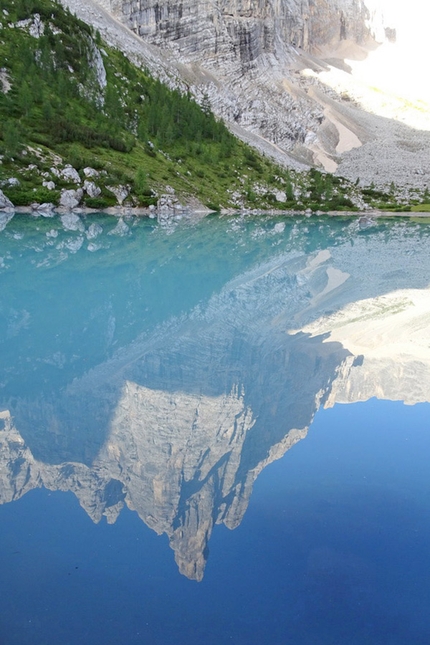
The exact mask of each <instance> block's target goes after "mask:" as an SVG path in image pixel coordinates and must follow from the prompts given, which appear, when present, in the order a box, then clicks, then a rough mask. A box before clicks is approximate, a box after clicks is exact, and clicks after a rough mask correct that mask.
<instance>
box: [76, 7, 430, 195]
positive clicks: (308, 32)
mask: <svg viewBox="0 0 430 645" xmlns="http://www.w3.org/2000/svg"><path fill="white" fill-rule="evenodd" d="M414 1H415V0H414ZM65 3H66V4H67V5H68V6H70V7H71V8H72V9H73V10H75V11H77V12H78V14H79V15H80V16H81V17H83V18H84V19H85V20H87V21H90V22H92V23H93V24H95V25H96V26H97V27H98V28H100V29H101V30H102V33H103V34H104V35H105V36H106V37H107V38H108V39H110V40H111V42H115V43H116V44H117V45H119V46H120V47H122V49H123V50H124V51H126V52H127V54H128V55H129V56H131V57H133V58H135V59H139V57H140V60H142V61H143V62H144V64H145V65H147V66H149V67H150V69H152V70H153V71H154V72H155V73H158V74H160V75H161V76H162V77H163V78H164V79H165V80H168V82H170V83H171V84H173V85H179V86H182V87H189V88H190V89H191V91H192V92H193V94H194V95H195V96H196V97H197V98H198V99H199V100H200V101H203V100H206V99H208V100H209V101H210V105H211V107H212V109H213V110H214V111H215V113H216V114H218V115H219V116H221V117H222V118H223V119H224V120H225V121H226V122H227V123H228V124H229V126H230V128H231V130H232V131H233V132H234V133H235V134H237V135H238V136H240V137H241V138H243V139H245V140H246V141H248V142H250V143H252V145H254V146H256V147H257V148H259V149H260V150H262V151H264V152H265V153H266V154H270V155H271V156H273V157H275V158H276V160H277V161H280V162H282V163H284V164H286V165H289V166H293V167H296V168H302V167H306V166H308V165H309V164H316V165H317V166H319V167H322V168H323V169H325V170H326V171H329V172H337V173H338V174H340V175H344V176H346V177H348V178H349V179H351V180H353V181H355V180H356V179H357V178H359V180H360V181H361V182H362V184H366V185H369V184H371V183H372V182H374V183H375V184H377V185H380V186H387V185H389V184H390V183H391V182H392V181H394V182H395V183H396V184H398V185H399V186H404V187H409V188H413V187H415V188H424V187H425V186H426V185H427V184H428V179H429V177H428V167H429V163H428V162H429V158H428V154H429V153H428V150H429V148H430V146H429V143H430V139H429V137H430V135H429V133H428V131H429V129H430V125H429V119H428V103H427V100H428V97H425V96H424V94H423V91H422V90H421V89H420V88H422V85H423V84H422V83H421V82H420V79H419V77H416V79H415V80H416V82H415V85H414V91H413V93H412V94H411V85H410V80H411V73H412V74H413V70H414V68H415V66H416V65H417V64H418V65H419V60H420V58H419V57H420V55H422V54H423V52H422V51H421V50H422V48H421V50H419V51H417V49H416V47H410V46H409V45H410V43H411V40H412V39H411V35H412V34H414V33H415V34H416V33H417V29H418V33H419V27H417V23H420V15H421V14H422V12H423V11H424V12H425V11H426V9H425V8H423V7H422V5H418V3H417V6H416V7H415V12H414V11H412V12H410V13H409V12H408V14H407V16H406V15H405V14H404V13H402V12H396V11H395V8H394V9H393V6H392V3H388V2H383V1H382V0H381V1H379V0H365V1H362V0H330V1H327V0H312V1H311V0H305V1H303V2H302V1H300V2H299V1H298V0H273V1H270V2H261V1H257V0H247V1H246V0H217V1H216V2H211V3H208V2H205V1H198V2H190V1H185V2H180V3H177V2H171V0H163V1H161V2H160V1H158V2H154V1H153V0H140V1H139V2H137V1H123V2H121V1H119V0H110V1H109V0H98V2H89V3H85V5H84V3H83V2H81V0H65ZM409 15H413V16H414V19H413V21H412V20H409V19H408V16H409ZM112 17H114V18H112ZM422 17H423V18H424V16H422ZM119 21H121V23H122V25H124V26H125V29H124V27H122V26H121V25H120V24H119ZM136 35H137V36H138V37H137V38H136ZM418 40H420V39H418ZM416 41H417V39H415V42H416ZM420 42H421V41H420ZM399 60H400V61H402V64H401V65H400V64H399ZM363 72H364V73H363ZM375 75H376V76H375ZM390 77H393V78H395V82H396V87H397V89H396V90H395V91H394V90H393V87H392V86H389V85H387V79H388V78H390ZM417 90H418V93H417ZM411 97H412V100H411Z"/></svg>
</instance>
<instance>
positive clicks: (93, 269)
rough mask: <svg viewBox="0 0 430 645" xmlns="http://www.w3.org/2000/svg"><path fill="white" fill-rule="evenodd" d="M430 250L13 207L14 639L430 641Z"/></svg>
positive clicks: (353, 222)
mask: <svg viewBox="0 0 430 645" xmlns="http://www.w3.org/2000/svg"><path fill="white" fill-rule="evenodd" d="M429 249H430V221H427V220H425V219H418V218H416V219H413V218H404V219H403V218H396V219H389V218H387V219H382V218H381V219H377V220H376V221H375V222H372V221H370V220H368V219H366V218H361V219H358V218H348V217H328V216H325V217H310V218H305V217H302V216H297V217H293V216H292V217H288V218H281V217H271V216H260V217H258V216H252V215H249V214H248V215H247V214H238V215H237V216H235V217H220V216H210V217H207V218H205V219H203V220H196V221H187V220H185V219H182V220H181V219H178V220H173V221H170V222H167V223H157V222H156V221H155V220H150V219H139V218H132V217H130V218H124V219H118V218H114V217H109V216H106V215H97V214H95V215H87V216H83V215H82V216H77V215H65V216H62V217H60V216H55V217H53V218H50V217H33V216H30V215H25V214H19V213H17V214H15V215H14V216H13V217H12V216H11V215H8V214H5V213H3V214H0V284H1V291H0V294H1V295H0V447H1V450H0V522H1V527H2V530H1V531H0V563H1V566H0V571H1V573H0V593H1V598H2V609H1V612H0V642H1V643H2V645H26V644H29V645H30V644H31V645H60V644H61V645H69V644H70V645H72V644H73V645H75V644H77V643H79V644H80V645H99V644H100V645H124V644H127V645H128V644H131V645H133V644H138V643H139V644H140V643H148V644H150V645H153V644H156V645H158V644H160V645H161V644H162V645H164V644H167V643H174V644H178V645H182V644H184V645H193V644H196V645H197V644H199V645H201V644H202V643H205V644H208V645H212V644H214V645H215V644H217V645H221V644H224V643H233V644H237V645H242V644H243V645H260V644H261V643H273V644H276V645H277V644H288V643H291V644H292V645H363V644H369V645H405V643H408V644H411V645H412V644H413V645H421V644H422V645H424V644H425V645H427V644H428V643H429V642H430V618H429V615H428V607H429V605H430V577H429V573H428V563H429V558H430V495H429V493H430V470H429V467H428V462H429V456H430V422H429V419H430V415H429V412H430V408H429V401H430V253H429Z"/></svg>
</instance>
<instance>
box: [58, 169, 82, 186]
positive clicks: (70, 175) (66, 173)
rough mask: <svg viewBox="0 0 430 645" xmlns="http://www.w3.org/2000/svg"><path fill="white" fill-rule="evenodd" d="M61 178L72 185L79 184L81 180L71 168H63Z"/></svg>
mask: <svg viewBox="0 0 430 645" xmlns="http://www.w3.org/2000/svg"><path fill="white" fill-rule="evenodd" d="M61 176H62V177H63V178H64V179H66V180H67V181H71V182H73V183H74V184H80V183H81V178H80V177H79V173H78V171H77V170H76V169H75V168H73V166H65V167H64V168H63V170H62V171H61Z"/></svg>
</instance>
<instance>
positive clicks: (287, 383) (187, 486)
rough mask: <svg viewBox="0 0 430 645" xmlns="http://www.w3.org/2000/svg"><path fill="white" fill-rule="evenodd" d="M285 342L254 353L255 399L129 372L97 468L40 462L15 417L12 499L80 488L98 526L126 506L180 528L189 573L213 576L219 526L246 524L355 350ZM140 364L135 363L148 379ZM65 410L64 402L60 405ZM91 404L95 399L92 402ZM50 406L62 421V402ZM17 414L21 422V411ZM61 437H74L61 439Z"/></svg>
mask: <svg viewBox="0 0 430 645" xmlns="http://www.w3.org/2000/svg"><path fill="white" fill-rule="evenodd" d="M285 339H286V340H287V341H288V342H287V343H286V346H285V347H284V348H283V349H281V348H280V347H278V346H275V348H272V351H271V352H270V350H269V347H268V346H265V347H263V351H264V352H265V353H267V355H265V356H262V355H261V353H259V354H258V358H257V357H256V356H255V355H254V360H256V364H255V367H254V369H256V370H258V372H259V373H260V378H259V380H257V377H256V378H255V379H254V378H253V375H252V374H250V379H251V380H255V382H254V383H253V385H252V387H250V393H249V396H247V392H246V387H242V386H238V385H236V386H233V387H232V389H231V391H230V393H228V394H219V395H214V394H212V395H209V394H204V393H202V392H199V393H198V392H196V393H186V392H183V391H180V390H174V391H169V390H161V389H150V388H148V387H145V386H142V385H140V384H138V383H137V382H135V381H130V380H126V381H125V382H124V384H123V386H122V388H121V392H120V393H119V396H118V400H117V404H116V406H115V410H114V411H113V414H112V416H111V419H110V422H109V428H110V430H109V434H108V437H107V440H106V442H105V444H104V445H103V447H102V448H101V450H100V452H99V454H98V455H97V457H96V459H95V460H94V461H93V463H92V464H91V465H85V464H82V463H76V462H74V463H73V462H66V463H60V464H48V463H43V462H42V461H37V460H35V459H34V457H33V455H32V453H31V451H30V449H29V448H28V447H27V446H25V444H24V441H23V439H22V437H21V436H20V435H19V433H18V431H17V430H16V429H15V428H14V427H12V425H11V423H9V424H8V426H7V428H5V432H4V433H0V435H2V442H3V450H2V455H3V462H2V463H3V464H4V465H3V466H2V471H4V474H3V476H2V482H3V493H2V497H3V499H4V501H5V502H6V501H12V500H13V499H16V498H18V497H20V496H21V495H22V494H24V493H25V492H27V491H28V490H31V489H32V488H35V487H37V486H45V487H46V488H49V489H51V490H71V491H73V492H74V493H75V494H76V496H77V497H78V499H79V501H80V504H81V506H82V507H83V508H84V509H85V510H86V512H87V513H88V514H89V515H90V517H91V518H92V519H93V520H94V521H96V522H97V521H99V520H100V519H101V517H102V516H103V515H105V516H106V517H107V519H108V521H110V522H113V521H115V519H116V517H117V515H118V513H119V512H120V510H121V508H122V506H123V504H124V503H125V504H126V505H127V506H128V507H129V508H130V509H132V510H135V511H136V512H137V513H138V515H139V517H140V518H141V519H142V520H143V521H144V522H145V523H146V524H147V525H148V526H149V527H150V528H152V529H154V530H155V531H156V532H157V533H166V534H167V535H168V537H169V540H170V544H171V546H172V548H173V549H174V551H175V559H176V561H177V563H178V566H179V569H180V571H181V572H182V573H183V574H184V575H186V576H188V577H189V578H192V579H196V580H201V578H202V576H203V571H204V566H205V563H206V559H207V554H208V540H209V538H210V535H211V533H212V530H213V527H214V524H216V523H224V524H225V525H226V526H227V527H229V528H235V527H236V526H237V525H238V524H240V522H241V520H242V517H243V515H244V513H245V511H246V508H247V506H248V503H249V498H250V495H251V491H252V486H253V483H254V481H255V479H256V477H257V476H258V474H259V473H260V472H261V470H262V469H263V468H264V467H265V466H266V465H267V464H268V463H271V462H272V461H274V460H275V459H279V458H280V457H281V456H282V455H283V454H284V453H285V451H286V450H288V449H289V448H290V447H291V446H292V445H293V444H294V443H296V442H297V441H299V440H300V439H302V438H304V436H306V432H307V426H308V425H309V423H310V422H311V420H312V417H313V415H314V413H315V411H316V410H317V409H318V407H319V404H320V401H321V400H324V398H325V397H326V395H327V392H328V391H329V389H330V383H331V381H332V379H333V378H334V377H335V374H336V370H337V366H338V365H339V363H340V362H342V360H343V359H344V357H345V352H344V351H343V349H342V348H341V347H340V346H339V345H338V344H334V343H329V344H321V341H320V339H318V340H314V339H307V338H306V337H302V336H301V335H298V336H296V337H295V338H293V339H291V338H290V339H289V338H288V337H287V336H286V337H285ZM307 341H309V342H307ZM185 346H187V343H186V344H185ZM195 349H196V350H198V348H195ZM212 349H215V347H213V348H211V347H207V346H206V347H203V348H201V352H202V356H196V357H195V361H194V365H192V364H189V365H188V369H189V370H190V373H191V374H194V378H193V379H192V380H193V381H194V382H197V377H198V376H199V372H200V370H201V369H202V368H204V365H205V363H204V362H202V360H201V359H202V358H203V359H204V356H205V352H206V351H209V352H210V351H212ZM172 356H173V357H174V358H173V359H171V360H173V362H174V363H175V362H176V360H177V356H176V357H175V353H174V352H173V354H172ZM160 358H161V363H160V364H162V363H163V359H165V366H166V367H168V362H169V352H168V351H166V353H165V354H164V355H163V353H162V354H161V356H160ZM241 358H243V357H242V356H241ZM182 359H183V365H184V366H185V364H186V363H185V362H184V361H186V360H188V361H190V359H191V357H190V356H189V354H188V353H187V354H185V355H182ZM139 360H142V357H139ZM139 360H138V361H137V363H136V365H135V366H134V368H133V369H134V370H135V371H136V370H137V372H138V373H139V374H140V375H142V374H143V372H142V370H143V367H142V366H140V368H139ZM143 363H145V360H144V358H143ZM299 363H301V364H302V368H303V372H302V371H301V369H300V368H298V364H299ZM292 364H293V365H295V369H294V370H292V369H291V365H292ZM297 368H298V369H297ZM127 369H130V366H128V367H127ZM267 370H268V371H267ZM270 370H272V371H270ZM300 374H302V375H303V381H301V382H300V384H299V383H298V382H297V380H296V379H297V376H298V375H300ZM154 378H155V379H158V378H159V375H157V374H155V375H154ZM209 382H210V379H209V380H208V381H206V384H205V383H200V386H201V385H203V386H204V387H205V385H207V384H209ZM105 385H106V384H100V389H99V390H96V391H93V392H92V395H94V394H95V395H96V396H99V395H100V396H102V394H101V393H102V391H103V390H104V389H105V387H104V386H105ZM76 387H77V386H76V384H75V385H74V386H73V387H72V390H74V389H75V388H76ZM275 387H276V388H277V389H276V391H275V390H274V389H272V388H275ZM85 391H86V384H85V382H84V383H83V390H81V395H82V397H85V396H88V394H85ZM74 394H76V391H74ZM273 395H274V396H273ZM70 400H71V401H74V400H75V399H74V398H71V399H70ZM65 407H66V405H65V401H64V400H63V401H62V402H60V403H59V404H58V406H57V410H59V411H61V410H63V409H64V408H65ZM254 407H255V409H256V410H258V418H257V417H256V416H255V414H254V410H253V408H254ZM86 409H88V408H87V406H86V405H85V404H84V405H83V407H82V410H86ZM21 413H22V410H21ZM39 413H40V414H42V413H43V408H40V410H39ZM48 414H49V418H52V404H51V405H49V406H48ZM16 421H17V422H18V423H19V419H18V418H17V419H16ZM40 422H41V420H40V418H39V423H40ZM57 422H58V423H57V432H58V431H60V432H61V419H57ZM66 422H67V418H66ZM297 424H299V425H297ZM297 428H299V429H297ZM54 437H55V435H54ZM54 437H53V435H51V438H52V439H54ZM57 438H58V435H57ZM60 441H62V442H63V441H64V439H61V436H60ZM16 446H17V448H16ZM23 482H24V484H23Z"/></svg>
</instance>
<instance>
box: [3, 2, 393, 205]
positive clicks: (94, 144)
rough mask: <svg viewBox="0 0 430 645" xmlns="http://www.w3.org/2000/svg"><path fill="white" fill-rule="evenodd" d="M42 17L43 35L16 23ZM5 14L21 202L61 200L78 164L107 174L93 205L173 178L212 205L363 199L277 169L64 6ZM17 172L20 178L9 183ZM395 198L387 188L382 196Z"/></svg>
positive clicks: (136, 197) (147, 195)
mask: <svg viewBox="0 0 430 645" xmlns="http://www.w3.org/2000/svg"><path fill="white" fill-rule="evenodd" d="M35 14H38V15H39V16H40V18H41V21H42V23H43V34H42V35H40V36H39V37H35V36H34V35H31V33H30V26H29V25H28V24H27V25H25V24H24V25H17V23H18V22H19V21H22V20H27V19H29V18H30V19H31V20H34V16H35ZM0 23H1V28H0V60H1V61H4V63H3V66H4V71H3V74H2V78H3V81H2V83H0V90H1V85H3V91H0V153H1V154H2V155H3V159H2V163H1V165H0V182H1V181H2V184H0V185H2V189H3V192H4V193H5V194H7V195H8V196H9V197H10V199H11V200H12V201H13V202H14V204H16V205H25V204H29V203H32V202H35V201H36V202H44V201H50V202H54V203H55V202H58V199H59V196H60V190H61V189H62V188H76V186H75V185H73V184H71V183H70V182H69V183H68V182H67V180H64V179H61V178H60V179H59V178H58V177H55V176H54V175H53V174H52V173H51V170H50V169H51V167H52V166H53V165H55V164H58V165H59V167H61V166H62V165H64V164H71V165H72V166H73V167H74V168H76V169H77V170H78V171H80V174H81V177H82V178H83V174H82V170H83V168H84V167H86V166H91V167H93V168H96V169H97V170H99V171H102V172H101V175H100V177H99V179H98V180H97V182H98V184H99V186H100V188H101V189H102V194H101V195H100V196H99V197H98V198H96V199H91V198H89V197H88V196H87V197H86V198H85V200H86V203H87V205H89V206H94V207H104V206H108V205H113V204H114V203H116V199H115V198H114V196H113V195H112V193H111V192H110V191H109V190H108V189H107V186H109V185H127V186H128V187H129V189H130V198H129V201H130V203H131V204H133V205H143V206H145V205H146V206H148V205H150V204H151V203H155V202H156V199H157V195H159V194H161V193H163V192H165V191H166V186H171V187H173V188H174V189H175V191H176V193H177V194H178V195H179V196H180V197H181V198H185V199H186V198H187V197H190V196H196V197H198V198H199V199H200V201H202V202H203V203H205V204H206V205H209V206H211V207H218V206H222V207H235V206H242V205H243V206H248V207H254V208H268V207H271V208H273V207H277V208H288V207H290V208H291V207H297V206H299V207H301V208H306V207H310V208H311V209H312V210H316V209H322V210H329V209H341V208H345V209H349V208H351V207H352V206H353V204H352V202H351V201H350V199H349V198H348V195H351V194H352V195H353V194H354V193H355V194H357V193H358V189H357V188H355V187H354V186H352V185H351V184H349V183H348V182H346V181H344V180H340V179H338V178H333V177H331V176H326V175H322V174H321V173H318V172H316V171H313V172H311V173H310V174H298V173H293V172H288V171H286V170H285V169H281V168H279V167H277V166H276V165H274V164H273V163H272V162H271V161H269V160H268V159H265V158H264V157H262V156H260V155H259V154H258V153H256V152H255V151H253V150H252V149H251V148H249V147H248V146H246V145H244V144H243V143H241V142H239V141H238V140H237V139H235V137H233V135H231V134H230V132H229V131H228V130H227V128H226V127H225V126H224V125H223V124H222V123H221V122H219V121H217V120H216V119H215V118H214V116H213V115H212V113H211V112H210V110H208V109H206V110H205V109H201V108H200V107H199V106H198V105H197V104H196V103H195V102H194V101H193V100H192V98H191V97H190V96H183V95H181V94H180V93H179V92H177V91H171V90H169V89H167V88H166V87H164V86H163V85H162V84H161V83H159V82H158V81H156V80H154V79H153V78H151V76H150V75H149V74H148V73H146V72H145V71H144V70H139V69H137V68H136V67H134V66H133V65H132V64H131V63H130V62H129V61H128V60H127V59H126V58H125V57H124V56H123V55H122V54H121V53H120V52H118V51H116V50H112V49H110V48H108V47H107V46H106V44H105V43H103V42H102V41H101V39H100V36H99V35H98V34H96V33H94V32H93V30H92V29H91V27H89V26H88V25H86V24H85V23H83V22H81V21H79V20H78V19H77V18H76V17H74V16H72V15H71V14H70V13H69V12H68V11H67V10H65V9H64V8H63V7H62V6H61V5H60V4H57V3H55V2H53V1H52V0H14V1H12V0H0ZM97 61H98V63H97ZM101 61H102V62H103V65H102V66H101V65H100V63H101ZM100 66H101V67H102V68H103V67H104V70H105V79H106V84H105V83H104V81H102V82H101V83H100V76H98V73H97V68H98V67H99V68H100ZM9 85H10V89H9V87H8V86H9ZM10 177H16V178H18V179H19V182H20V185H19V186H15V187H13V186H9V185H8V184H7V183H5V182H6V180H7V179H9V178H10ZM43 180H45V181H47V180H53V181H54V182H55V184H56V189H55V190H53V191H50V190H48V189H47V188H44V187H42V181H43ZM279 191H281V193H284V194H285V199H284V201H282V202H279ZM277 193H278V199H276V194H277ZM386 198H387V196H382V197H378V199H379V201H380V202H381V203H382V204H383V203H384V200H385V201H389V200H388V199H386ZM370 201H371V200H370Z"/></svg>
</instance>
